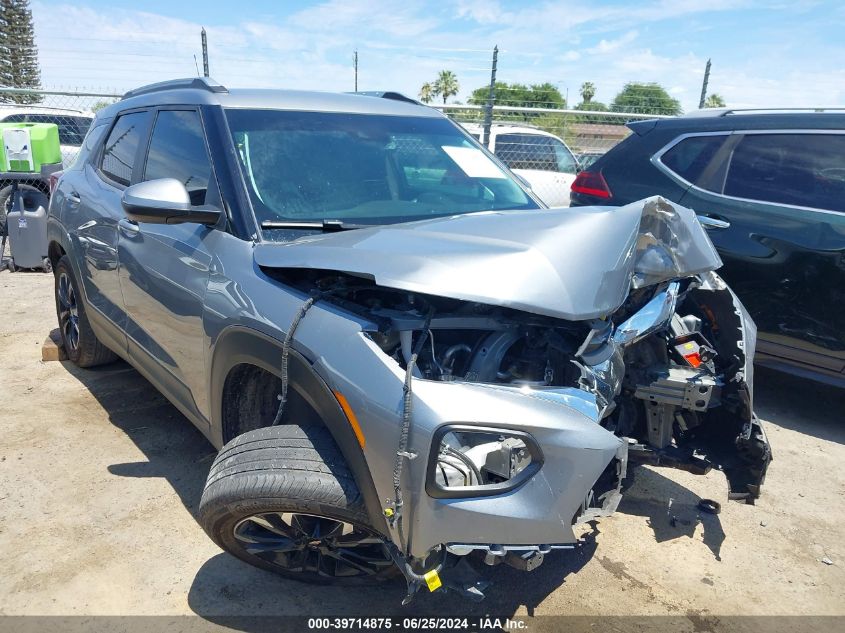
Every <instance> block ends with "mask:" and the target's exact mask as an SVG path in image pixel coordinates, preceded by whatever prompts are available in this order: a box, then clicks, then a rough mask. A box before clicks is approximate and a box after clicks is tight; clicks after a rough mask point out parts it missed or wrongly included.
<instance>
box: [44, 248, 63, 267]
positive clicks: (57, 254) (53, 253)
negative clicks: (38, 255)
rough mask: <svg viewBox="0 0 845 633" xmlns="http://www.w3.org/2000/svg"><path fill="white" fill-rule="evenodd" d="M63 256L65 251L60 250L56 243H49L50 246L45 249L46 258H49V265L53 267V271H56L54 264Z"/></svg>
mask: <svg viewBox="0 0 845 633" xmlns="http://www.w3.org/2000/svg"><path fill="white" fill-rule="evenodd" d="M64 254H65V249H63V248H62V245H61V244H59V243H58V242H50V245H49V246H48V247H47V257H49V258H50V264H52V265H53V270H56V264H58V263H59V260H60V259H61V258H62V255H64Z"/></svg>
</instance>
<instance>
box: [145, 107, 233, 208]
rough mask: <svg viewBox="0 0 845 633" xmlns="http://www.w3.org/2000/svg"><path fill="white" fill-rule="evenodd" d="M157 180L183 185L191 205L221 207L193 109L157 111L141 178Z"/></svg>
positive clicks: (201, 131)
mask: <svg viewBox="0 0 845 633" xmlns="http://www.w3.org/2000/svg"><path fill="white" fill-rule="evenodd" d="M158 178H175V179H176V180H178V181H180V182H181V183H182V184H183V185H185V188H186V189H187V190H188V194H189V195H190V197H191V205H192V206H195V207H200V206H206V205H213V206H216V207H219V206H220V205H219V203H218V202H217V193H216V187H215V186H214V179H213V177H212V171H211V161H210V159H209V156H208V150H207V149H206V145H205V135H204V133H203V129H202V122H201V120H200V118H199V113H198V112H196V111H195V110H161V111H159V113H158V116H157V117H156V122H155V127H154V128H153V133H152V137H151V139H150V148H149V151H148V154H147V163H146V166H145V168H144V178H143V179H144V180H156V179H158Z"/></svg>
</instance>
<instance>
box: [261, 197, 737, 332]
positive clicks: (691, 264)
mask: <svg viewBox="0 0 845 633" xmlns="http://www.w3.org/2000/svg"><path fill="white" fill-rule="evenodd" d="M255 262H256V264H258V266H260V267H262V268H275V269H285V268H310V269H324V270H332V271H341V272H346V273H351V274H353V275H361V276H365V277H369V278H372V279H373V280H374V281H375V283H376V284H378V285H379V286H384V287H388V288H397V289H401V290H409V291H413V292H421V293H425V294H430V295H437V296H442V297H450V298H453V299H462V300H465V301H477V302H480V303H486V304H492V305H499V306H504V307H508V308H514V309H518V310H524V311H526V312H532V313H535V314H542V315H546V316H551V317H557V318H562V319H568V320H583V319H591V318H596V317H600V316H603V315H606V314H609V313H611V312H613V311H614V310H616V309H617V308H618V307H619V306H620V305H621V304H622V303H623V302H624V301H625V298H626V297H627V295H628V292H629V290H630V289H631V288H632V287H635V288H636V287H642V286H647V285H652V284H656V283H660V282H661V281H666V280H668V279H676V278H680V277H687V276H690V275H693V274H697V273H702V272H705V271H708V270H715V269H716V268H719V267H720V266H721V265H722V262H721V260H720V259H719V256H718V254H717V253H716V250H715V248H714V247H713V244H712V242H711V241H710V239H709V238H708V237H707V234H706V233H705V231H704V229H703V228H702V227H701V225H700V224H699V222H698V220H697V219H696V217H695V213H694V212H693V211H692V210H690V209H687V208H685V207H681V206H678V205H675V204H672V203H670V202H667V201H666V200H664V199H663V198H660V197H652V198H647V199H645V200H640V201H638V202H634V203H631V204H628V205H625V206H623V207H575V208H566V209H541V210H527V211H484V212H478V213H472V214H467V215H457V216H452V217H447V218H437V219H433V220H423V221H420V222H408V223H404V224H393V225H387V226H381V227H373V228H367V229H357V230H354V231H346V232H342V233H330V234H322V235H317V236H313V237H307V238H302V239H299V240H296V241H294V242H287V243H273V242H264V243H261V244H258V245H257V246H256V247H255Z"/></svg>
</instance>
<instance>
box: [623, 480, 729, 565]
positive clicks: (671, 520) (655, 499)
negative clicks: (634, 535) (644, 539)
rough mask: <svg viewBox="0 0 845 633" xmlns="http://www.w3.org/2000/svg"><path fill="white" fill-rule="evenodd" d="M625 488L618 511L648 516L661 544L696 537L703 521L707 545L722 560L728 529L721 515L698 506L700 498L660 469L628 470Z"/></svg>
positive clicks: (649, 524) (656, 538) (649, 522)
mask: <svg viewBox="0 0 845 633" xmlns="http://www.w3.org/2000/svg"><path fill="white" fill-rule="evenodd" d="M632 479H633V481H631V480H632ZM626 487H628V490H627V492H626V493H625V495H624V496H623V497H622V502H621V503H620V504H619V509H618V511H619V512H621V513H623V514H629V515H634V516H641V517H646V519H647V521H648V526H649V527H650V528H651V529H652V531H653V532H654V539H655V540H656V541H657V542H658V543H663V542H664V541H671V540H673V539H676V538H681V537H686V538H693V536H694V535H695V529H696V527H697V526H698V524H699V523H700V524H702V528H703V541H704V544H705V545H706V546H707V547H708V548H709V549H710V551H711V552H713V556H714V557H715V558H716V560H722V558H721V549H722V543H723V542H724V540H725V531H724V530H723V529H722V522H721V520H720V519H719V516H718V515H716V514H708V513H707V512H704V511H702V510H700V509H699V507H698V502H699V501H701V497H699V496H698V495H696V494H695V493H693V492H692V491H690V490H689V489H687V488H684V487H683V486H681V485H679V484H677V483H675V482H674V481H672V480H671V479H669V478H668V477H664V476H663V475H661V474H660V473H659V472H656V471H654V470H651V469H646V468H632V469H629V471H628V478H627V479H626ZM725 498H727V487H725Z"/></svg>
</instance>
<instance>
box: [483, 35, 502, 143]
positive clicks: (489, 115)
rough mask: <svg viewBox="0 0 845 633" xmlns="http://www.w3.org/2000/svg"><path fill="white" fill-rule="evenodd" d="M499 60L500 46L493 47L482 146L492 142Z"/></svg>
mask: <svg viewBox="0 0 845 633" xmlns="http://www.w3.org/2000/svg"><path fill="white" fill-rule="evenodd" d="M498 59H499V46H498V45H496V46H494V47H493V66H492V67H491V68H490V92H488V93H487V104H486V105H485V106H484V130H483V132H482V135H481V144H482V145H484V147H488V146H489V145H488V144H489V142H490V128H491V127H492V126H493V101H495V98H496V63H497V61H498Z"/></svg>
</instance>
